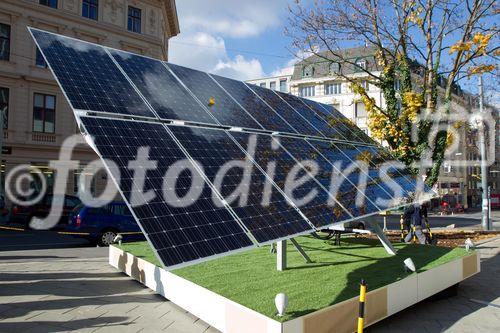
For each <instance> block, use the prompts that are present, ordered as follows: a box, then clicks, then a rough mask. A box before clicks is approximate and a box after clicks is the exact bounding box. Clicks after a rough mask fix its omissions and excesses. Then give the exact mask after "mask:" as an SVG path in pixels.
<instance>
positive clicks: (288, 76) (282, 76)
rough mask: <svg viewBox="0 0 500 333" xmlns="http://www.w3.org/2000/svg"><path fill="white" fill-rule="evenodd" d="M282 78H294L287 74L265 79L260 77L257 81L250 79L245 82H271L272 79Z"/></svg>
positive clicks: (265, 77)
mask: <svg viewBox="0 0 500 333" xmlns="http://www.w3.org/2000/svg"><path fill="white" fill-rule="evenodd" d="M280 78H290V79H291V78H292V74H286V75H275V76H264V77H259V78H255V79H249V80H246V81H245V82H250V81H261V80H270V79H280Z"/></svg>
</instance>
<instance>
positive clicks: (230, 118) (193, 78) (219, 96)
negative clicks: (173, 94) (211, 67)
mask: <svg viewBox="0 0 500 333" xmlns="http://www.w3.org/2000/svg"><path fill="white" fill-rule="evenodd" d="M167 66H168V67H169V68H170V69H171V70H172V72H174V74H175V75H176V76H177V77H178V78H179V79H180V80H181V81H182V83H184V84H185V85H186V87H187V88H188V89H189V90H190V91H191V92H192V93H193V94H194V95H195V96H196V97H197V98H198V100H199V101H200V102H201V103H202V104H203V105H206V106H207V109H208V111H209V112H210V113H211V114H212V115H213V116H214V117H215V118H216V119H217V120H218V121H219V123H220V124H221V125H225V126H237V127H245V128H254V129H262V126H261V125H260V124H259V123H258V122H257V121H256V120H255V119H254V118H253V117H252V116H251V115H250V114H248V113H247V112H246V111H245V110H244V109H243V108H242V107H241V106H240V105H238V103H236V102H235V101H234V100H233V99H232V98H231V96H229V95H228V94H227V93H226V92H225V91H224V90H223V89H222V88H221V87H220V86H219V85H218V84H217V82H215V81H214V80H213V79H212V78H211V77H210V76H209V75H208V74H207V73H205V72H200V71H197V70H194V69H190V68H186V67H182V66H176V65H173V64H167ZM211 101H212V102H213V104H212V102H211Z"/></svg>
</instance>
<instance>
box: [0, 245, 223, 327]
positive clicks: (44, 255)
mask: <svg viewBox="0 0 500 333" xmlns="http://www.w3.org/2000/svg"><path fill="white" fill-rule="evenodd" d="M107 254H108V249H107V248H79V249H59V250H38V251H16V252H0V271H1V273H0V332H1V333H13V332H15V333H25V332H33V333H52V332H71V331H73V332H74V331H76V332H120V333H127V332H170V333H174V332H175V333H177V332H186V333H187V332H189V333H191V332H196V333H201V332H207V333H210V332H212V333H213V332H217V331H215V330H213V329H212V328H210V327H209V325H207V324H206V323H204V322H202V321H201V320H199V319H198V318H196V317H194V316H192V315H191V314H189V313H187V312H186V311H184V310H183V309H181V308H179V307H177V306H175V305H174V304H172V303H171V302H169V301H167V300H165V299H164V298H162V297H159V296H157V295H155V294H153V292H152V291H150V290H149V289H147V288H144V287H143V286H142V285H141V284H139V283H137V282H135V281H133V280H131V279H130V278H129V277H127V276H125V275H123V274H121V273H119V272H117V271H116V270H115V269H114V268H112V267H111V266H109V264H108V257H107Z"/></svg>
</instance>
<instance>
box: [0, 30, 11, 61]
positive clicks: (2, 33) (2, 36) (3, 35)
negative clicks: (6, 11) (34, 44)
mask: <svg viewBox="0 0 500 333" xmlns="http://www.w3.org/2000/svg"><path fill="white" fill-rule="evenodd" d="M9 58H10V25H7V24H2V23H0V60H5V61H9Z"/></svg>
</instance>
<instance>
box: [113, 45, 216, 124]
mask: <svg viewBox="0 0 500 333" xmlns="http://www.w3.org/2000/svg"><path fill="white" fill-rule="evenodd" d="M110 53H111V55H112V56H113V57H114V58H115V59H116V61H117V62H118V64H119V65H120V67H122V68H123V70H124V72H125V73H126V74H127V76H128V77H129V78H130V79H131V80H132V82H133V83H134V85H135V86H136V87H137V89H139V91H140V92H141V94H142V95H143V96H144V97H145V98H146V99H147V101H148V102H149V103H150V104H151V106H152V107H153V109H154V110H155V112H156V113H157V114H158V116H159V117H160V118H161V119H169V120H184V121H192V122H199V123H206V124H217V122H216V121H215V119H214V118H213V117H212V116H211V115H210V114H209V113H208V112H207V111H206V110H205V109H204V108H203V107H202V106H201V105H200V104H199V103H198V102H197V101H196V100H195V99H194V97H193V96H192V95H191V94H190V93H189V92H188V91H187V90H186V88H184V87H183V86H182V84H181V83H180V82H179V81H178V80H177V79H176V78H175V77H174V76H173V75H172V74H171V73H170V71H169V70H168V69H167V68H165V66H164V65H163V63H162V62H161V61H159V60H154V59H151V58H147V57H142V56H138V55H133V54H131V53H127V52H122V51H117V50H111V51H110Z"/></svg>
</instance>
